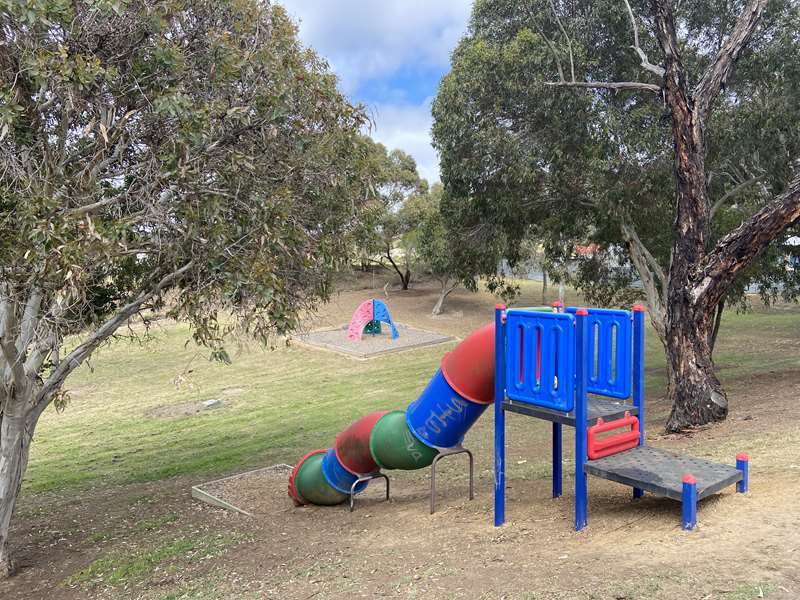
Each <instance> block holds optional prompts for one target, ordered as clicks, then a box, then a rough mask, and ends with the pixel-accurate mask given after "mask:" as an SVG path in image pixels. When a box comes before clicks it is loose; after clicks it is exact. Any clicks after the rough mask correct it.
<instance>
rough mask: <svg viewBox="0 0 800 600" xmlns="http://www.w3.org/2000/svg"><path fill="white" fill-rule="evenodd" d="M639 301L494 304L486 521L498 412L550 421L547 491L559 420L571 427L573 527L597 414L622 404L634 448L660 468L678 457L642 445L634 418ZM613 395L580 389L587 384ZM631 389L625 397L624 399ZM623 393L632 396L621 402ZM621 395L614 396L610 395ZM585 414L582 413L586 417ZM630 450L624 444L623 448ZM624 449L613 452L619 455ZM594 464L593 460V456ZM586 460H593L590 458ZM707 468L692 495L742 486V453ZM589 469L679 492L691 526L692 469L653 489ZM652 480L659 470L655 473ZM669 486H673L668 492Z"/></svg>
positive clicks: (500, 503) (497, 513) (500, 451)
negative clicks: (630, 420)
mask: <svg viewBox="0 0 800 600" xmlns="http://www.w3.org/2000/svg"><path fill="white" fill-rule="evenodd" d="M644 328H645V323H644V309H643V308H642V307H640V306H636V307H634V310H633V311H624V310H609V309H595V308H593V309H588V310H587V309H575V308H568V309H567V310H566V311H565V312H554V313H546V312H536V311H532V310H530V309H527V310H526V309H510V310H506V309H505V307H504V306H503V305H497V307H496V309H495V384H494V386H495V387H494V395H495V403H494V406H495V440H494V441H495V502H494V524H495V525H496V526H500V525H502V524H503V523H504V522H505V487H506V485H505V413H506V412H507V411H511V412H517V413H521V414H525V415H528V416H533V417H536V418H541V419H546V420H550V421H552V424H553V444H552V451H553V487H552V495H553V497H554V498H558V497H560V496H561V495H562V427H563V425H565V424H566V425H571V426H574V427H575V457H576V458H575V530H576V531H580V530H581V529H583V528H584V527H585V526H586V524H587V501H588V498H587V496H588V488H587V469H586V465H587V463H589V461H588V455H587V431H588V427H589V425H590V424H592V423H594V422H595V421H596V418H597V417H598V416H602V417H604V418H607V419H615V418H618V417H621V416H623V414H624V413H625V412H629V413H630V414H631V415H635V416H637V417H638V419H639V432H640V434H639V441H638V446H637V451H638V449H641V451H642V454H644V453H645V452H647V453H649V456H650V457H651V460H653V461H659V462H658V464H659V465H662V464H663V465H664V468H665V469H673V470H675V469H680V468H682V467H684V461H683V460H682V457H679V456H677V455H674V454H671V453H668V452H666V451H659V450H657V449H650V448H642V447H643V446H644V440H645V426H644V408H645V407H644ZM589 393H591V394H594V395H595V396H603V397H607V398H613V399H615V400H614V401H608V400H603V399H601V398H596V397H595V398H591V399H590V398H589V396H588V394H589ZM631 396H632V399H631ZM631 400H632V402H631ZM620 401H622V402H620ZM590 421H591V423H590ZM630 452H633V451H630ZM622 454H624V453H619V454H618V455H617V458H620V457H621V455H622ZM593 463H598V464H600V465H601V466H602V459H601V461H593ZM590 466H593V465H590ZM705 466H706V467H707V468H708V469H710V472H711V473H712V474H711V475H709V476H708V477H705V479H704V485H703V488H702V493H703V495H702V497H705V496H707V495H710V494H712V493H716V492H717V491H719V490H720V489H722V488H723V487H725V486H727V485H731V484H733V483H736V485H737V491H739V492H746V491H747V480H748V468H747V457H746V455H743V454H742V455H739V456H737V464H736V469H733V468H732V467H727V466H725V465H718V464H715V463H708V462H706V463H705ZM601 470H602V469H601V467H597V468H596V469H595V470H594V471H592V472H593V473H594V474H596V475H599V476H602V477H605V478H607V479H611V480H615V481H619V482H621V483H627V484H629V485H631V487H632V489H633V497H634V498H641V497H642V496H643V495H644V491H645V490H644V489H643V488H640V487H637V484H638V485H642V486H643V487H646V488H647V489H648V490H650V491H653V492H654V493H657V494H660V495H666V496H668V497H674V498H676V499H679V500H682V501H683V519H682V521H683V522H682V525H683V528H684V529H692V528H694V526H695V521H696V512H697V500H698V498H699V497H700V496H699V493H698V485H697V482H696V479H695V478H694V476H692V475H690V474H687V475H686V476H685V477H684V478H683V482H682V490H681V489H680V488H679V489H678V491H677V492H676V491H674V490H671V489H663V488H661V487H660V486H658V485H656V484H654V483H653V482H652V480H648V479H647V478H646V477H645V478H642V479H641V481H638V480H636V479H635V478H634V477H631V476H628V477H627V478H624V477H619V476H617V477H615V476H614V474H613V473H612V474H608V473H605V472H603V473H598V472H596V471H601ZM655 479H656V480H660V477H656V478H655ZM675 494H677V496H676V495H675Z"/></svg>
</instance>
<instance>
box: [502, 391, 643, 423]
mask: <svg viewBox="0 0 800 600" xmlns="http://www.w3.org/2000/svg"><path fill="white" fill-rule="evenodd" d="M503 410H507V411H509V412H515V413H519V414H522V415H528V416H529V417H536V418H537V419H545V420H546V421H553V422H554V423H561V424H562V425H567V426H569V427H575V411H574V410H573V411H572V412H568V413H565V412H560V411H557V410H552V409H550V408H543V407H541V406H536V405H534V404H528V403H527V402H520V401H519V400H505V401H504V402H503ZM626 411H629V412H630V413H631V414H632V415H637V414H639V409H637V408H636V407H635V406H634V405H633V404H628V403H626V402H619V401H616V400H608V399H606V398H598V397H595V396H590V397H589V398H588V405H587V410H586V414H587V419H586V422H587V423H589V424H590V425H593V424H594V422H595V421H596V420H597V419H598V418H600V417H602V418H603V420H605V421H610V420H613V419H621V418H622V417H624V416H625V412H626Z"/></svg>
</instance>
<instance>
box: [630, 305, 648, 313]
mask: <svg viewBox="0 0 800 600" xmlns="http://www.w3.org/2000/svg"><path fill="white" fill-rule="evenodd" d="M633 312H647V309H646V308H645V307H644V304H634V305H633Z"/></svg>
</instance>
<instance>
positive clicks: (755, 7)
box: [694, 0, 769, 120]
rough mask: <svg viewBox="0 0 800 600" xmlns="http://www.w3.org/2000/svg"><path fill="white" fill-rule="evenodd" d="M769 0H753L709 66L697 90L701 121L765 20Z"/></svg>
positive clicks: (697, 109)
mask: <svg viewBox="0 0 800 600" xmlns="http://www.w3.org/2000/svg"><path fill="white" fill-rule="evenodd" d="M768 3H769V0H750V2H748V4H747V7H745V9H744V11H743V12H742V14H741V15H739V18H738V19H737V20H736V25H734V27H733V31H731V34H730V35H729V36H728V39H727V40H725V43H724V44H723V45H722V48H720V50H719V52H718V53H717V56H716V57H715V58H714V62H712V63H711V65H709V67H708V69H706V72H705V73H704V74H703V78H702V79H701V80H700V83H698V84H697V88H696V89H695V91H694V97H695V110H696V111H697V113H698V114H699V116H700V119H701V120H705V119H706V118H707V117H708V114H709V111H710V110H711V105H712V104H713V103H714V100H715V99H716V98H717V96H718V95H719V92H720V90H721V89H722V86H723V85H724V84H725V81H726V80H727V79H728V76H729V75H730V73H731V71H732V70H733V65H734V63H735V62H736V59H738V58H739V54H741V52H742V50H743V49H744V47H745V46H747V44H748V43H749V42H750V38H752V36H753V32H754V31H755V30H756V28H757V27H758V24H759V23H760V22H761V15H762V14H763V13H764V9H765V8H766V7H767V4H768Z"/></svg>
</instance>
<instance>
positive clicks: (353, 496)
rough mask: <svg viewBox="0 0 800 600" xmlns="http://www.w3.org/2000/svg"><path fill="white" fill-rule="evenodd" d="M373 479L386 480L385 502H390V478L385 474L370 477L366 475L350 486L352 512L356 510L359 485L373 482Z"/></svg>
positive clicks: (370, 475)
mask: <svg viewBox="0 0 800 600" xmlns="http://www.w3.org/2000/svg"><path fill="white" fill-rule="evenodd" d="M373 479H384V480H385V481H386V500H385V501H386V502H388V501H389V478H388V477H387V476H386V475H384V474H383V473H370V474H369V475H364V476H363V477H359V478H358V479H356V480H355V481H354V482H353V485H351V486H350V512H353V510H354V509H355V502H356V488H357V487H358V484H359V483H362V482H364V481H372V480H373Z"/></svg>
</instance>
